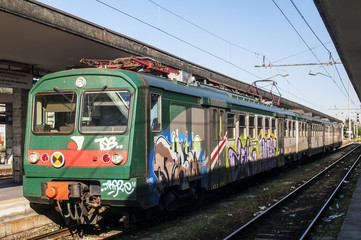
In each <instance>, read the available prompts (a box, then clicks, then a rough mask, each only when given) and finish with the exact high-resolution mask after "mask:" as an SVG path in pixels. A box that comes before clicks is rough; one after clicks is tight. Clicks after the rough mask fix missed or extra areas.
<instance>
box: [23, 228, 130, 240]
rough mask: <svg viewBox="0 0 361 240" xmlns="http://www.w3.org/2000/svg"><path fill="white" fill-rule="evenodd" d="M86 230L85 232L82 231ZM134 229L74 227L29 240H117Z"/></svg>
mask: <svg viewBox="0 0 361 240" xmlns="http://www.w3.org/2000/svg"><path fill="white" fill-rule="evenodd" d="M84 228H85V229H87V230H84ZM135 230H136V228H129V229H126V230H124V229H121V227H119V229H112V230H105V229H100V230H94V229H93V230H90V231H89V229H88V226H81V225H79V226H74V227H71V228H62V229H59V230H56V231H52V232H48V233H45V234H41V235H39V236H35V237H32V238H29V240H50V239H52V240H55V239H62V240H64V239H75V238H79V239H87V237H89V238H90V239H103V240H112V239H117V237H121V236H122V235H124V234H128V233H130V232H133V231H135Z"/></svg>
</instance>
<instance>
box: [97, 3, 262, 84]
mask: <svg viewBox="0 0 361 240" xmlns="http://www.w3.org/2000/svg"><path fill="white" fill-rule="evenodd" d="M96 1H97V2H98V3H100V4H102V5H104V6H106V7H109V8H111V9H113V10H115V11H117V12H119V13H122V14H124V15H126V16H128V17H130V18H133V19H134V20H136V21H138V22H140V23H143V24H145V25H147V26H148V27H151V28H153V29H155V30H158V31H160V32H162V33H164V34H166V35H168V36H170V37H172V38H174V39H177V40H178V41H180V42H183V43H185V44H187V45H189V46H191V47H193V48H195V49H197V50H199V51H201V52H204V53H206V54H208V55H210V56H212V57H214V58H216V59H218V60H221V61H223V62H225V63H227V64H230V65H232V66H233V67H235V68H238V69H239V70H242V71H243V72H245V73H248V74H249V75H251V76H253V77H255V78H257V79H262V78H261V77H259V76H257V75H256V74H254V73H252V72H250V71H248V70H246V69H244V68H242V67H240V66H238V65H236V64H234V63H232V62H230V61H228V60H226V59H224V58H221V57H219V56H217V55H215V54H213V53H211V52H209V51H207V50H204V49H202V48H200V47H198V46H196V45H194V44H192V43H190V42H187V41H186V40H184V39H182V38H180V37H177V36H175V35H173V34H171V33H169V32H167V31H164V30H162V29H160V28H158V27H156V26H154V25H152V24H150V23H147V22H146V21H143V20H141V19H139V18H137V17H134V16H132V15H130V14H128V13H126V12H124V11H122V10H120V9H118V8H116V7H114V6H112V5H110V4H107V3H105V2H103V1H101V0H96Z"/></svg>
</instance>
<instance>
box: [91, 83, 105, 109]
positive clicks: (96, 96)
mask: <svg viewBox="0 0 361 240" xmlns="http://www.w3.org/2000/svg"><path fill="white" fill-rule="evenodd" d="M107 87H108V86H107V85H104V87H103V88H102V90H100V92H98V93H97V95H95V96H94V98H93V99H92V101H91V102H90V103H89V104H88V106H92V105H93V103H94V102H95V100H96V99H97V98H98V97H99V95H100V94H101V93H102V92H104V90H105V89H106V88H107Z"/></svg>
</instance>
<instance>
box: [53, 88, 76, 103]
mask: <svg viewBox="0 0 361 240" xmlns="http://www.w3.org/2000/svg"><path fill="white" fill-rule="evenodd" d="M53 89H54V91H55V92H57V93H59V94H60V95H61V96H63V97H64V98H65V99H66V100H68V102H70V103H73V102H74V92H73V95H72V97H71V98H72V99H70V98H69V97H68V96H66V95H65V94H63V93H61V92H60V91H59V89H57V88H56V87H55V88H53Z"/></svg>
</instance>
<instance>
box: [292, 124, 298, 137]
mask: <svg viewBox="0 0 361 240" xmlns="http://www.w3.org/2000/svg"><path fill="white" fill-rule="evenodd" d="M296 123H297V122H296V121H294V122H293V124H292V125H293V126H292V127H293V137H296V130H297V129H296V126H297V125H296Z"/></svg>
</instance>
